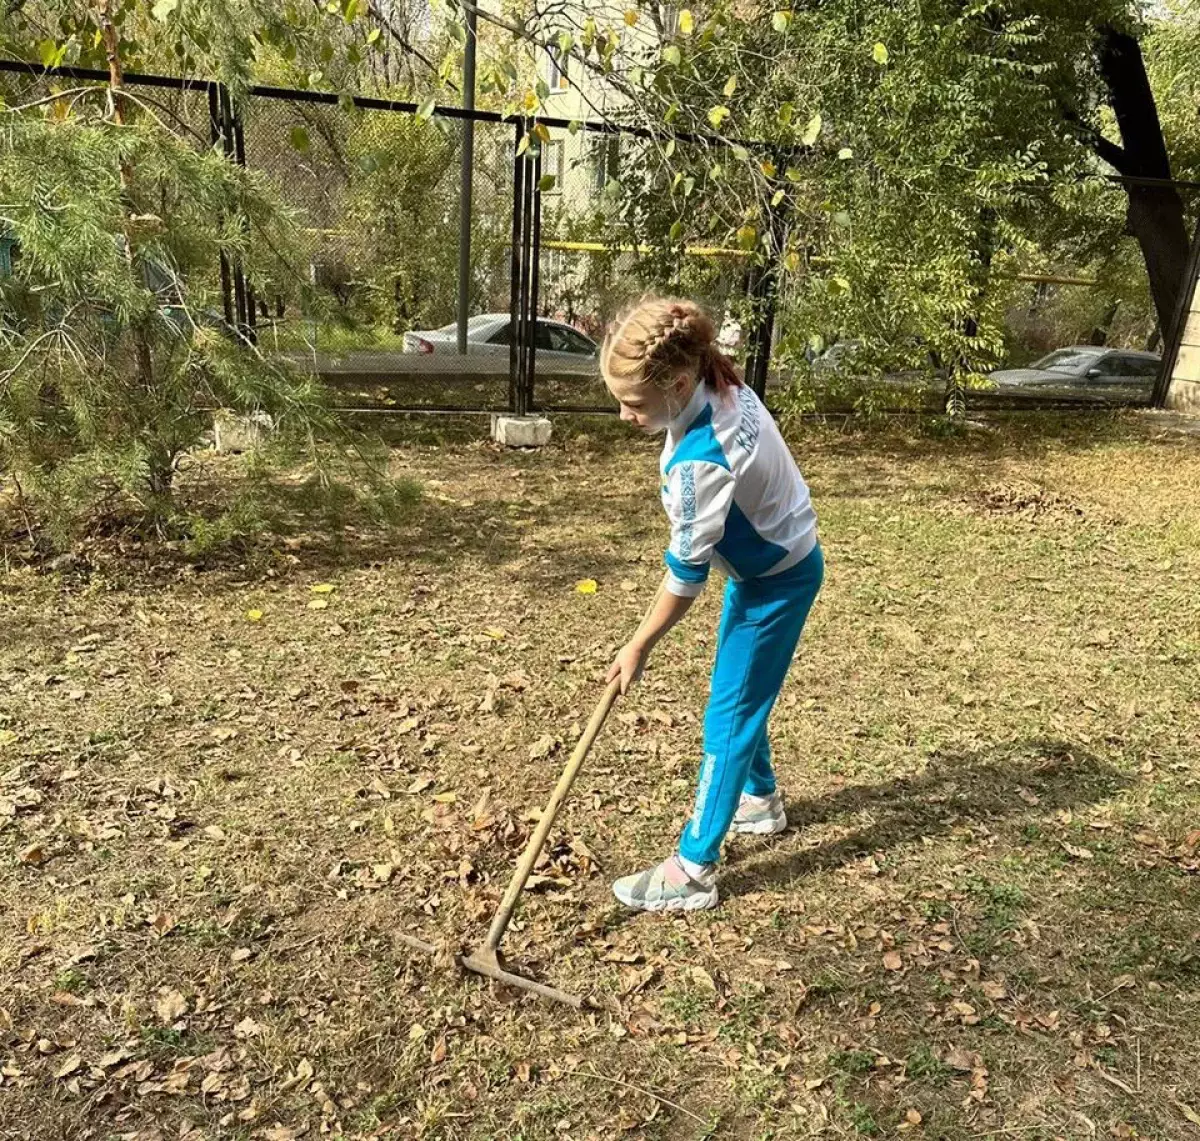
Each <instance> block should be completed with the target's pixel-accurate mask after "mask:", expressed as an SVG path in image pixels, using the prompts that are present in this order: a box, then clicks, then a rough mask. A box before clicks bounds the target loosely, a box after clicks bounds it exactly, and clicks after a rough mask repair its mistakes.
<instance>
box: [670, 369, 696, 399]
mask: <svg viewBox="0 0 1200 1141" xmlns="http://www.w3.org/2000/svg"><path fill="white" fill-rule="evenodd" d="M691 379H692V378H691V377H690V376H689V375H688V374H687V373H686V372H681V373H680V374H679V375H678V376H677V377H676V378H675V383H674V385H673V386H672V389H673V391H674V393H675V395H676V396H682V395H683V394H684V393H685V392H686V391H687V387H688V381H690V380H691Z"/></svg>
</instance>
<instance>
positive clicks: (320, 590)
mask: <svg viewBox="0 0 1200 1141" xmlns="http://www.w3.org/2000/svg"><path fill="white" fill-rule="evenodd" d="M336 589H337V587H335V586H334V585H333V583H331V582H319V583H317V585H316V586H310V587H309V590H311V591H312V592H313V594H332V593H333V592H334V591H335V590H336Z"/></svg>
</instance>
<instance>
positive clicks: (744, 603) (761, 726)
mask: <svg viewBox="0 0 1200 1141" xmlns="http://www.w3.org/2000/svg"><path fill="white" fill-rule="evenodd" d="M824 577H825V560H824V557H823V555H822V554H821V548H820V546H817V547H815V548H814V549H813V551H812V553H811V554H810V555H808V556H807V557H806V558H805V559H803V560H802V561H801V562H799V563H797V564H796V565H795V566H794V567H791V568H790V569H788V570H786V571H783V572H782V573H781V574H777V575H771V576H769V577H766V578H757V579H748V580H746V581H744V582H734V581H733V580H730V582H729V583H728V585H727V586H726V588H725V606H724V609H723V610H722V612H721V625H720V629H719V631H718V633H717V656H716V661H715V662H714V663H713V672H712V685H711V692H710V694H709V699H708V709H707V710H706V711H705V714H704V763H703V764H702V765H701V766H700V777H699V782H698V785H697V788H696V805H695V809H694V811H693V814H692V818H691V820H690V821H689V822H688V825H687V827H686V828H685V829H684V833H683V839H682V840H681V841H680V844H679V854H680V855H681V856H683V857H684V858H685V859H688V860H692V861H694V862H695V863H698V864H711V863H715V862H716V860H717V857H718V856H719V855H720V851H721V841H722V840H724V839H725V833H726V832H728V831H729V825H730V823H731V822H732V820H733V816H734V813H735V812H736V811H737V806H738V801H739V800H740V798H741V795H742V793H743V792H748V793H752V794H754V795H756V796H769V795H770V794H771V793H772V792H774V791H775V772H774V770H773V769H772V768H771V750H770V747H769V746H768V744H767V718H768V717H769V716H770V713H771V708H772V706H774V704H775V699H776V698H777V697H778V696H779V690H780V689H781V688H782V686H783V679H784V678H785V677H786V676H787V671H788V667H789V666H790V665H791V664H792V656H793V655H794V654H795V652H796V644H797V643H798V642H799V641H800V632H801V631H802V630H803V629H804V622H805V620H806V619H807V618H808V612H809V610H810V609H811V608H812V604H813V602H814V601H815V599H816V597H817V593H818V591H820V589H821V582H822V580H823V579H824Z"/></svg>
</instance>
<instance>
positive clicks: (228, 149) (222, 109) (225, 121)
mask: <svg viewBox="0 0 1200 1141" xmlns="http://www.w3.org/2000/svg"><path fill="white" fill-rule="evenodd" d="M216 88H217V104H218V108H219V113H220V120H221V150H222V153H223V154H224V155H225V158H226V159H228V160H229V161H230V162H233V163H235V164H237V165H238V166H245V164H246V157H245V150H244V148H243V153H242V157H241V161H240V162H239V161H238V154H237V152H238V146H237V141H236V140H237V134H238V124H237V120H236V119H235V117H234V114H233V101H232V100H231V99H230V97H229V88H228V87H226V86H225V84H223V83H218V84H216ZM231 276H232V278H233V309H234V317H233V321H232V324H233V327H234V328H235V329H236V330H237V333H238V336H240V337H244V338H245V339H246V340H248V341H253V339H254V338H253V332H252V331H251V324H250V323H251V320H252V315H250V314H248V312H247V309H248V305H247V302H248V297H247V293H246V275H245V273H244V272H243V271H242V262H241V259H240V258H235V259H234V261H233V264H232V274H231Z"/></svg>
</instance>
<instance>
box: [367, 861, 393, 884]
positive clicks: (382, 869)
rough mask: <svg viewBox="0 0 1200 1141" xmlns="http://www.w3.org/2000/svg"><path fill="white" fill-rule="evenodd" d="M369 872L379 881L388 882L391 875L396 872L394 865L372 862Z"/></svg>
mask: <svg viewBox="0 0 1200 1141" xmlns="http://www.w3.org/2000/svg"><path fill="white" fill-rule="evenodd" d="M371 873H372V875H374V877H375V878H376V879H377V880H378V881H379V882H380V883H390V882H391V879H392V876H394V875H395V874H396V865H395V864H374V865H373V866H372V867H371Z"/></svg>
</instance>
